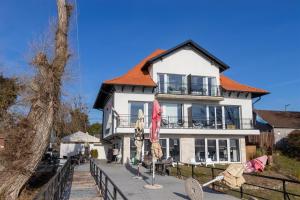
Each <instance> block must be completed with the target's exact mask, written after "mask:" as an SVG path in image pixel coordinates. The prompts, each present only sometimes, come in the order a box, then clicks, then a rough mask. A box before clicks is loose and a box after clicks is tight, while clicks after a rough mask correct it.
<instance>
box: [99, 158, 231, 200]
mask: <svg viewBox="0 0 300 200" xmlns="http://www.w3.org/2000/svg"><path fill="white" fill-rule="evenodd" d="M96 162H97V164H98V165H99V167H100V168H101V169H102V170H103V171H104V172H105V173H106V174H107V175H108V176H109V177H110V178H111V179H112V181H113V182H114V183H115V184H116V185H117V186H118V187H119V188H120V190H121V191H122V192H123V193H124V194H125V195H126V197H127V198H128V199H129V200H141V199H143V200H158V199H164V200H182V199H189V198H188V197H187V195H186V194H185V190H184V181H183V180H181V179H178V178H176V177H172V176H159V175H157V176H156V183H157V184H160V185H162V186H163V188H162V189H159V190H147V189H144V185H146V184H150V183H151V175H150V174H149V173H148V171H149V170H146V169H145V168H143V167H142V168H141V175H142V177H143V180H136V179H133V178H132V177H133V176H135V175H136V168H133V167H128V166H127V167H125V166H123V165H118V164H107V163H106V162H104V161H100V160H98V161H96ZM204 189H205V193H204V199H205V200H216V199H218V200H237V198H235V197H232V196H229V195H226V194H222V193H218V192H215V191H213V190H211V189H208V188H204Z"/></svg>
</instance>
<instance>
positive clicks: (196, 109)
mask: <svg viewBox="0 0 300 200" xmlns="http://www.w3.org/2000/svg"><path fill="white" fill-rule="evenodd" d="M192 122H193V126H194V127H199V128H204V127H206V126H207V114H206V106H205V105H197V104H193V105H192Z"/></svg>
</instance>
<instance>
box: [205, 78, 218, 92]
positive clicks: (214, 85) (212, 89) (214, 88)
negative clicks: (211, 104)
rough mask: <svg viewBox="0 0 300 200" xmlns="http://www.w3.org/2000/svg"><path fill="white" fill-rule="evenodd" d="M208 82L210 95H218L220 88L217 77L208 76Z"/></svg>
mask: <svg viewBox="0 0 300 200" xmlns="http://www.w3.org/2000/svg"><path fill="white" fill-rule="evenodd" d="M207 82H208V85H207V86H208V87H207V89H208V94H207V95H208V96H217V95H218V94H217V90H218V88H217V82H216V78H215V77H208V80H207Z"/></svg>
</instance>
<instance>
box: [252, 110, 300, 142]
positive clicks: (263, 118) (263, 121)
mask: <svg viewBox="0 0 300 200" xmlns="http://www.w3.org/2000/svg"><path fill="white" fill-rule="evenodd" d="M254 113H255V115H256V127H257V128H258V129H259V130H261V131H262V132H271V133H273V134H274V143H275V145H277V146H278V145H281V144H282V143H283V141H284V138H286V137H287V136H288V134H289V133H291V132H292V131H294V130H300V112H290V111H275V110H254Z"/></svg>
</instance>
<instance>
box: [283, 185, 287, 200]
mask: <svg viewBox="0 0 300 200" xmlns="http://www.w3.org/2000/svg"><path fill="white" fill-rule="evenodd" d="M282 186H283V187H282V189H283V199H284V200H287V198H286V195H287V194H286V188H285V180H282Z"/></svg>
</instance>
